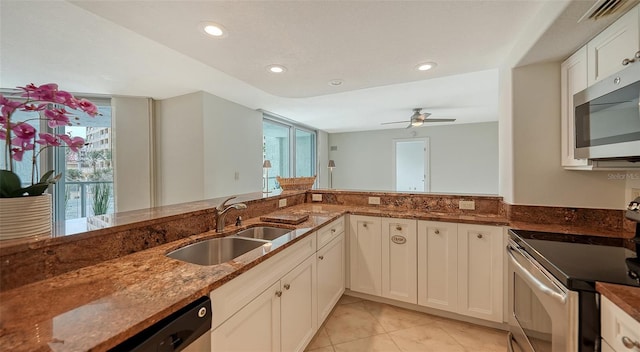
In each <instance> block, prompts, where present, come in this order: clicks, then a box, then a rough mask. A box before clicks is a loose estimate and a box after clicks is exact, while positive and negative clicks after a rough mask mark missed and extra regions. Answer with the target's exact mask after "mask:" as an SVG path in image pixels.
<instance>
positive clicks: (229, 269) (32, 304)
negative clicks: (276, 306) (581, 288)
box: [0, 203, 558, 351]
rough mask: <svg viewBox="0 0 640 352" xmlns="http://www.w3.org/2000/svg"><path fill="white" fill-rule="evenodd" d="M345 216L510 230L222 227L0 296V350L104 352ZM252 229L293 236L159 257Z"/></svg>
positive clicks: (308, 207) (323, 207)
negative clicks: (204, 254)
mask: <svg viewBox="0 0 640 352" xmlns="http://www.w3.org/2000/svg"><path fill="white" fill-rule="evenodd" d="M346 213H349V214H356V215H370V216H383V217H396V218H410V219H418V220H433V221H447V222H459V223H474V224H484V225H496V226H507V225H509V222H508V220H507V219H506V218H505V217H502V216H496V215H469V214H448V213H433V212H430V213H425V212H423V211H412V210H406V209H399V210H389V209H380V208H372V207H358V206H345V205H330V204H314V203H304V204H300V205H295V206H291V207H287V208H284V209H282V210H277V211H275V212H272V213H270V214H269V215H278V214H307V215H309V218H308V220H306V221H304V222H302V223H300V224H298V225H284V224H273V223H265V222H262V221H260V218H259V217H256V218H251V219H248V220H245V221H244V224H243V226H241V227H235V226H227V227H226V228H225V232H224V233H223V234H217V233H215V232H214V231H210V232H205V233H202V234H199V235H194V236H190V237H187V238H184V239H181V240H178V241H174V242H170V243H166V244H163V245H159V246H157V247H153V248H150V249H146V250H143V251H139V252H136V253H133V254H130V255H126V256H123V257H120V258H117V259H113V260H109V261H105V262H102V263H100V264H97V265H92V266H88V267H85V268H82V269H78V270H74V271H71V272H67V273H65V274H62V275H58V276H55V277H52V278H50V279H47V280H43V281H38V282H35V283H32V284H28V285H25V286H22V287H18V288H16V289H11V290H7V291H4V292H0V302H1V304H0V346H2V347H3V348H4V349H7V350H12V351H80V350H92V351H105V350H108V349H109V348H112V347H114V346H116V345H117V344H119V343H120V342H122V341H124V340H126V339H128V338H129V337H131V336H133V335H135V334H136V333H138V332H140V331H142V330H144V329H145V328H147V327H149V326H151V325H153V324H154V323H156V322H157V321H159V320H161V319H162V318H164V317H166V316H168V315H170V314H171V313H173V312H175V311H177V310H178V309H180V308H181V307H183V306H185V305H187V304H188V303H190V302H191V301H193V300H195V299H197V298H199V297H201V296H204V295H208V294H209V293H210V291H212V290H214V289H215V288H217V287H220V286H221V285H223V284H224V283H226V282H228V281H230V280H231V279H233V278H234V277H236V276H238V275H240V274H241V273H243V272H245V271H247V270H249V269H250V268H252V267H254V266H256V265H258V264H259V263H261V262H263V261H264V260H266V259H267V258H270V257H271V256H273V255H275V254H277V253H279V252H280V251H281V250H283V249H284V248H287V247H289V246H290V245H292V244H293V243H295V242H297V241H298V240H299V239H301V238H303V237H305V236H306V235H308V234H310V233H311V232H313V231H315V230H317V229H319V228H321V227H322V226H325V225H327V224H328V223H330V222H331V221H332V220H334V219H336V218H338V217H339V216H342V215H344V214H346ZM256 225H269V226H277V227H286V228H290V229H292V230H294V232H292V234H291V235H290V236H286V237H287V238H286V239H285V240H280V239H278V240H277V241H274V243H273V245H272V246H270V249H269V250H267V249H266V247H259V248H257V249H255V250H252V251H250V252H248V253H246V254H244V255H242V256H241V257H239V258H236V259H235V260H233V261H229V262H226V263H223V264H219V265H213V266H199V265H195V264H189V263H185V262H181V261H178V260H174V259H170V258H167V257H166V256H165V254H166V253H168V252H170V251H172V250H174V249H177V248H180V247H183V246H185V245H187V244H190V243H194V242H197V241H200V240H204V239H208V238H214V237H220V236H226V235H231V234H233V233H235V232H237V231H239V230H242V229H245V228H247V227H252V226H256ZM551 231H554V230H551ZM555 231H558V230H557V229H556V230H555Z"/></svg>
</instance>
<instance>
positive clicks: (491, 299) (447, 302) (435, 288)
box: [418, 221, 504, 322]
mask: <svg viewBox="0 0 640 352" xmlns="http://www.w3.org/2000/svg"><path fill="white" fill-rule="evenodd" d="M502 243H503V232H502V228H501V227H496V226H485V225H470V224H452V223H441V222H433V221H419V222H418V304H420V305H423V306H427V307H432V308H437V309H442V310H446V311H450V312H455V313H458V314H462V315H467V316H472V317H476V318H480V319H485V320H491V321H496V322H502V320H503V317H502V310H503V275H504V272H503V269H504V268H503V259H504V248H503V246H502Z"/></svg>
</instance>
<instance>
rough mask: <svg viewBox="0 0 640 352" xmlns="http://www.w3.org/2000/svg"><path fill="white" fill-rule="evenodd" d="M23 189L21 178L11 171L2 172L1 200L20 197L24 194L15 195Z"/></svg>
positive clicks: (0, 183)
mask: <svg viewBox="0 0 640 352" xmlns="http://www.w3.org/2000/svg"><path fill="white" fill-rule="evenodd" d="M21 189H22V184H21V182H20V177H18V175H16V174H15V173H14V172H11V171H9V170H0V198H11V197H19V196H21V195H22V194H18V195H13V194H15V193H16V192H19V191H20V190H21Z"/></svg>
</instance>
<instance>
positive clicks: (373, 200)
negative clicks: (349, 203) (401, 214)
mask: <svg viewBox="0 0 640 352" xmlns="http://www.w3.org/2000/svg"><path fill="white" fill-rule="evenodd" d="M369 204H373V205H380V197H369Z"/></svg>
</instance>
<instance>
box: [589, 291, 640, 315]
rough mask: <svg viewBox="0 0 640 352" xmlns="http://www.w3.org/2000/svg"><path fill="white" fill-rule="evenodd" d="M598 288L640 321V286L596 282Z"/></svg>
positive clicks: (602, 293)
mask: <svg viewBox="0 0 640 352" xmlns="http://www.w3.org/2000/svg"><path fill="white" fill-rule="evenodd" d="M596 290H597V291H598V292H599V293H600V294H601V295H603V296H605V297H607V298H608V299H609V300H611V302H613V303H615V305H617V306H618V307H620V308H621V309H622V310H623V311H625V312H626V313H627V314H629V315H630V316H631V317H632V318H633V319H635V320H637V321H639V322H640V287H632V286H624V285H615V284H609V283H604V282H596Z"/></svg>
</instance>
